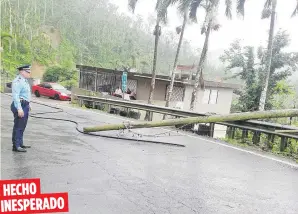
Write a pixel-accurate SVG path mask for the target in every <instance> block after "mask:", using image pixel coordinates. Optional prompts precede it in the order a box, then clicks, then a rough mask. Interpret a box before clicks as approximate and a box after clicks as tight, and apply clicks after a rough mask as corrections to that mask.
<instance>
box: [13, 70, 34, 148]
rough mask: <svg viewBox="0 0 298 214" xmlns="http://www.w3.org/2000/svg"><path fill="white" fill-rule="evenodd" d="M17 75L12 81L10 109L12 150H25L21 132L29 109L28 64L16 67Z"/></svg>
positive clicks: (25, 123)
mask: <svg viewBox="0 0 298 214" xmlns="http://www.w3.org/2000/svg"><path fill="white" fill-rule="evenodd" d="M18 70H19V75H18V76H17V77H16V78H15V79H14V80H13V82H12V97H13V101H12V103H11V111H12V113H13V116H14V126H13V132H12V144H13V146H12V151H15V152H26V151H27V150H26V148H30V146H25V145H24V144H23V134H24V131H25V128H26V125H27V121H28V116H29V110H30V99H31V89H30V85H29V83H28V81H27V78H29V77H30V73H31V70H30V65H26V66H21V67H19V68H18Z"/></svg>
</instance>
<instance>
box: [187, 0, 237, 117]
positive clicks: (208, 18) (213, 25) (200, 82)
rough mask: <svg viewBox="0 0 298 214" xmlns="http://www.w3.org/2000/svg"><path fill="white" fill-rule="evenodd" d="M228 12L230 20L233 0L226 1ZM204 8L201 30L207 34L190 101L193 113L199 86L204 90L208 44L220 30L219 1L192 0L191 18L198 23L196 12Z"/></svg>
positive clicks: (226, 13) (226, 12)
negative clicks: (212, 33)
mask: <svg viewBox="0 0 298 214" xmlns="http://www.w3.org/2000/svg"><path fill="white" fill-rule="evenodd" d="M225 3H226V11H225V15H226V16H227V17H228V18H231V17H232V15H231V6H232V1H231V0H226V1H225ZM200 6H201V7H203V8H204V9H205V11H206V15H205V20H204V24H203V26H202V28H201V34H205V41H204V46H203V50H202V52H201V56H200V60H199V65H198V67H197V72H196V76H195V84H194V88H193V92H192V96H191V101H190V110H191V111H193V110H194V107H195V103H196V98H197V91H198V88H199V86H200V87H201V89H204V77H203V69H204V64H205V61H206V58H207V52H208V44H209V36H210V33H211V31H212V30H215V31H217V30H219V28H220V25H219V24H218V23H217V20H216V15H217V10H218V6H219V0H204V1H203V0H192V2H191V4H190V14H189V15H190V18H191V19H192V20H193V21H194V22H196V21H197V20H196V12H197V9H198V7H200Z"/></svg>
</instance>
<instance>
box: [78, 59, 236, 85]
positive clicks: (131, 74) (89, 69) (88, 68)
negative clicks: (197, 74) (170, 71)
mask: <svg viewBox="0 0 298 214" xmlns="http://www.w3.org/2000/svg"><path fill="white" fill-rule="evenodd" d="M77 68H78V69H80V70H81V71H84V72H111V73H114V74H118V75H121V74H122V72H124V71H120V70H113V69H107V68H98V67H92V66H85V65H77ZM127 76H128V77H137V78H146V79H151V78H152V76H151V74H147V73H135V72H128V75H127ZM155 79H156V80H159V81H167V82H170V81H171V78H170V77H169V76H165V75H156V78H155ZM194 82H195V81H194V80H183V79H179V80H177V79H176V80H175V83H180V84H183V85H194ZM205 86H206V87H217V88H230V89H239V88H241V85H240V84H233V83H225V82H219V81H210V80H205Z"/></svg>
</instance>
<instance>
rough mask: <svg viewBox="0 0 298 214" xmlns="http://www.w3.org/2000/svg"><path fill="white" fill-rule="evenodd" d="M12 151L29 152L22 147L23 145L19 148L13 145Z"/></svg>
mask: <svg viewBox="0 0 298 214" xmlns="http://www.w3.org/2000/svg"><path fill="white" fill-rule="evenodd" d="M12 151H14V152H27V150H26V149H24V148H22V147H18V148H16V147H13V148H12Z"/></svg>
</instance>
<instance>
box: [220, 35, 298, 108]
mask: <svg viewBox="0 0 298 214" xmlns="http://www.w3.org/2000/svg"><path fill="white" fill-rule="evenodd" d="M289 45H290V39H289V34H287V33H286V32H285V31H278V33H277V34H276V36H275V37H274V38H273V43H272V63H271V67H270V73H271V81H270V82H269V85H268V92H267V94H268V95H267V97H268V98H267V102H266V105H265V109H266V110H270V109H272V108H273V107H274V103H275V97H276V95H281V94H289V93H290V90H288V89H289V87H287V85H285V84H282V83H283V82H284V81H285V80H286V79H287V78H288V77H289V76H291V75H292V74H293V73H294V72H295V71H297V70H298V52H285V51H284V49H285V48H287V47H288V46H289ZM267 51H268V50H267V49H265V48H263V47H259V48H258V50H257V55H255V48H254V47H251V46H245V47H243V46H242V45H241V43H240V41H239V40H236V41H234V42H233V43H232V44H231V46H230V48H229V49H228V50H225V52H224V54H223V55H222V56H221V58H220V59H221V60H222V61H223V62H224V63H226V64H227V67H226V72H229V73H232V74H233V75H232V78H236V77H240V79H241V80H243V81H244V88H243V90H241V91H238V92H237V94H238V95H239V100H238V104H237V106H236V110H238V111H244V112H245V111H256V110H258V108H259V102H260V97H261V93H262V86H263V85H264V81H265V76H266V71H265V69H264V64H265V63H266V56H267V55H268V54H267Z"/></svg>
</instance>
